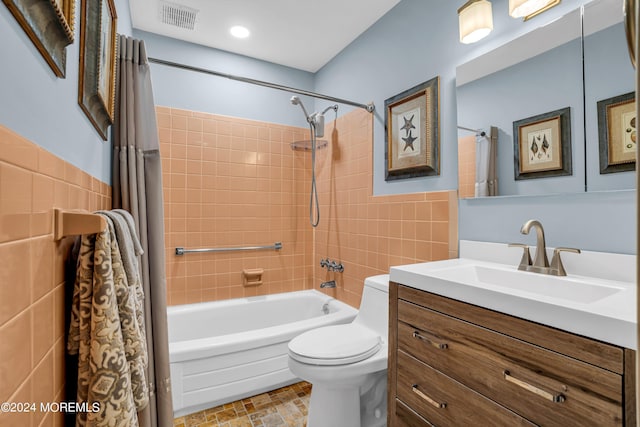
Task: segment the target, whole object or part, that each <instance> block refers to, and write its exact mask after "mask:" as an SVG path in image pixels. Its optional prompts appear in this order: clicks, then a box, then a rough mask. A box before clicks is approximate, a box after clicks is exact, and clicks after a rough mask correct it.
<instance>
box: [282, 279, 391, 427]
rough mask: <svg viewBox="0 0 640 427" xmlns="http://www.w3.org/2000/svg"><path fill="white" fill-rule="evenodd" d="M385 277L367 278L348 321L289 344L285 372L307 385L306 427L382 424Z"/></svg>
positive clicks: (384, 409) (384, 406)
mask: <svg viewBox="0 0 640 427" xmlns="http://www.w3.org/2000/svg"><path fill="white" fill-rule="evenodd" d="M388 332H389V275H388V274H382V275H379V276H373V277H368V278H367V279H365V281H364V291H363V292H362V300H361V301H360V311H359V312H358V315H357V316H356V318H355V319H354V321H353V322H352V323H348V324H346V325H334V326H326V327H322V328H318V329H313V330H311V331H307V332H305V333H303V334H301V335H298V336H297V337H295V338H294V339H292V340H291V341H290V342H289V369H291V372H293V374H294V375H296V376H297V377H299V378H302V379H303V380H305V381H308V382H310V383H311V384H312V386H313V387H312V390H311V402H310V404H309V415H308V420H307V427H328V426H331V427H361V426H366V427H383V426H386V425H387V424H386V423H387V357H388V336H389V334H388Z"/></svg>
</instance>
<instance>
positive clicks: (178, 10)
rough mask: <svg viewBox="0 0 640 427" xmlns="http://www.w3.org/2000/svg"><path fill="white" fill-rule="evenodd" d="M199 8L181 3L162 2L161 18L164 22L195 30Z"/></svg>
mask: <svg viewBox="0 0 640 427" xmlns="http://www.w3.org/2000/svg"><path fill="white" fill-rule="evenodd" d="M198 12H199V11H198V10H197V9H193V8H190V7H187V6H183V5H181V4H176V3H169V2H166V1H161V2H160V19H161V21H162V23H163V24H168V25H173V26H175V27H179V28H184V29H186V30H193V29H194V28H195V26H196V16H197V15H198Z"/></svg>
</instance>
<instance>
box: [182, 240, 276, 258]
mask: <svg viewBox="0 0 640 427" xmlns="http://www.w3.org/2000/svg"><path fill="white" fill-rule="evenodd" d="M263 249H275V250H276V251H279V250H280V249H282V243H281V242H275V243H274V244H273V245H271V246H239V247H234V248H206V249H185V248H176V255H184V254H193V253H204V252H235V251H259V250H263Z"/></svg>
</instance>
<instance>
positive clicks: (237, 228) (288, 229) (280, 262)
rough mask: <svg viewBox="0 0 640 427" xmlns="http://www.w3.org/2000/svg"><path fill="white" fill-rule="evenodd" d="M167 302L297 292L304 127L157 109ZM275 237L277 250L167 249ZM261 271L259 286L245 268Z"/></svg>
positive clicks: (303, 244)
mask: <svg viewBox="0 0 640 427" xmlns="http://www.w3.org/2000/svg"><path fill="white" fill-rule="evenodd" d="M157 117H158V127H159V134H160V143H161V148H160V150H161V156H162V159H163V164H162V166H163V187H164V199H165V237H166V259H167V292H168V295H167V298H168V303H169V304H171V305H176V304H184V303H194V302H201V301H211V300H220V299H226V298H234V297H241V296H251V295H258V294H268V293H276V292H285V291H293V290H301V289H305V288H307V287H308V286H310V283H311V278H312V270H311V268H310V266H311V255H312V251H313V246H312V232H311V230H310V227H309V226H308V223H307V222H306V220H305V218H306V211H307V209H308V207H307V204H306V203H307V197H308V196H306V190H307V186H308V183H309V176H308V171H309V158H308V156H307V155H306V154H305V153H303V152H297V151H293V150H291V148H290V143H291V142H293V141H295V140H300V139H303V138H305V137H307V134H306V132H304V129H300V128H295V127H290V126H282V125H276V124H269V123H261V122H255V121H250V120H242V119H237V118H231V117H225V116H218V115H213V114H204V113H196V112H191V111H185V110H178V109H174V108H166V107H158V108H157ZM275 242H281V243H282V245H283V248H282V250H280V251H275V250H263V251H255V252H222V253H205V254H186V255H183V256H177V255H175V248H176V247H185V248H187V249H189V248H224V247H235V246H262V245H271V244H273V243H275ZM246 269H263V271H264V274H263V276H262V282H263V283H262V285H258V286H255V285H252V286H244V285H243V274H242V272H243V270H246Z"/></svg>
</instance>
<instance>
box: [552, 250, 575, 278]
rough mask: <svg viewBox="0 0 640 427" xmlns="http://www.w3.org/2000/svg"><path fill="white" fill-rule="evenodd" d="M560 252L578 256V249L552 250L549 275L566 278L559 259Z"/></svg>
mask: <svg viewBox="0 0 640 427" xmlns="http://www.w3.org/2000/svg"><path fill="white" fill-rule="evenodd" d="M560 252H571V253H574V254H579V253H580V249H575V248H555V249H554V250H553V258H551V266H550V272H549V274H552V275H554V276H566V275H567V272H566V271H565V269H564V265H562V259H561V258H560Z"/></svg>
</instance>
